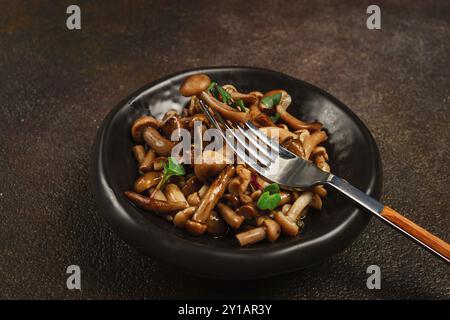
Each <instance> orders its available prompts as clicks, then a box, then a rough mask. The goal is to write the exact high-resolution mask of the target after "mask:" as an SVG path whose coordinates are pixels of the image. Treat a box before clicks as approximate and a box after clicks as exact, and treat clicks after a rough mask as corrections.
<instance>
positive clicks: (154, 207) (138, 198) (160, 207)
mask: <svg viewBox="0 0 450 320" xmlns="http://www.w3.org/2000/svg"><path fill="white" fill-rule="evenodd" d="M125 196H126V197H127V198H128V199H129V200H130V201H131V202H133V203H134V204H135V205H136V206H138V207H139V208H142V209H145V210H148V211H154V212H158V213H159V212H161V213H169V212H175V211H179V210H182V209H184V208H186V207H187V203H186V202H168V201H161V200H157V199H154V198H150V197H144V196H143V195H141V194H139V193H136V192H133V191H125Z"/></svg>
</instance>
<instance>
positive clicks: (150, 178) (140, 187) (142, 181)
mask: <svg viewBox="0 0 450 320" xmlns="http://www.w3.org/2000/svg"><path fill="white" fill-rule="evenodd" d="M161 178H162V173H161V172H154V171H150V172H147V173H145V174H143V175H142V176H140V177H139V178H138V179H137V180H136V182H135V183H134V190H135V191H136V192H139V193H141V192H143V191H145V190H147V189H150V188H151V187H154V186H156V185H157V184H158V183H159V181H160V180H161Z"/></svg>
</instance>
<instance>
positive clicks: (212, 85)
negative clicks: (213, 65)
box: [206, 81, 217, 91]
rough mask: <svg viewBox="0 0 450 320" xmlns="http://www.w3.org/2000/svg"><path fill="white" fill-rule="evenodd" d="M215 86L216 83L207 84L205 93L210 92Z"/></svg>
mask: <svg viewBox="0 0 450 320" xmlns="http://www.w3.org/2000/svg"><path fill="white" fill-rule="evenodd" d="M216 85H217V83H216V82H214V81H211V83H210V84H209V86H208V88H207V89H206V90H207V91H211V89H212V88H214V87H215V86H216Z"/></svg>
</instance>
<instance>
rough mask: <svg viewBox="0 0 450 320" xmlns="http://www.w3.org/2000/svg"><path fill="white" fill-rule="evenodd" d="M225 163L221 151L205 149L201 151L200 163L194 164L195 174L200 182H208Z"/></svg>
mask: <svg viewBox="0 0 450 320" xmlns="http://www.w3.org/2000/svg"><path fill="white" fill-rule="evenodd" d="M226 165H227V163H226V158H225V157H224V155H223V153H222V151H219V152H217V151H213V150H206V151H203V153H202V159H201V163H198V164H194V173H195V176H196V177H197V178H198V179H199V180H200V181H202V182H209V181H210V180H211V178H214V177H215V176H216V175H217V174H218V173H219V172H221V171H222V170H223V168H225V166H226Z"/></svg>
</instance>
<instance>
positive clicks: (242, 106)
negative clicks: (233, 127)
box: [234, 99, 245, 112]
mask: <svg viewBox="0 0 450 320" xmlns="http://www.w3.org/2000/svg"><path fill="white" fill-rule="evenodd" d="M234 104H235V107H236V108H237V109H239V110H240V111H243V112H245V104H244V101H243V100H242V99H239V100H237V101H236V102H235V103H234Z"/></svg>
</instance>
